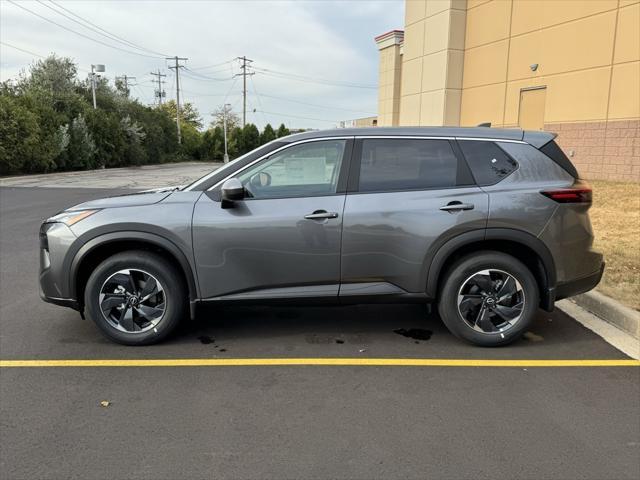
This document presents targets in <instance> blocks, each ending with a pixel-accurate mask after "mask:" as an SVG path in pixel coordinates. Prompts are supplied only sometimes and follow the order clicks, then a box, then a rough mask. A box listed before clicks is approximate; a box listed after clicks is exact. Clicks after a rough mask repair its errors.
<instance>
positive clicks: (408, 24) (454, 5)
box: [399, 0, 466, 125]
mask: <svg viewBox="0 0 640 480" xmlns="http://www.w3.org/2000/svg"><path fill="white" fill-rule="evenodd" d="M465 18H466V0H437V1H407V2H406V10H405V32H404V33H405V41H404V49H403V55H402V86H401V89H400V116H399V124H400V125H458V123H459V122H460V98H461V92H462V66H463V59H464V33H465V32H464V27H465Z"/></svg>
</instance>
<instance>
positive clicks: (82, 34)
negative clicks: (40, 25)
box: [7, 0, 162, 58]
mask: <svg viewBox="0 0 640 480" xmlns="http://www.w3.org/2000/svg"><path fill="white" fill-rule="evenodd" d="M7 1H8V2H9V3H11V4H12V5H15V6H16V7H18V8H21V9H22V10H24V11H25V12H29V13H30V14H32V15H35V16H36V17H38V18H40V19H42V20H44V21H45V22H49V23H52V24H53V25H56V26H58V27H60V28H62V29H64V30H67V31H68V32H71V33H75V34H76V35H78V36H80V37H83V38H86V39H87V40H91V41H92V42H95V43H99V44H100V45H104V46H105V47H109V48H113V49H115V50H120V51H121V52H125V53H130V54H131V55H138V56H140V57H147V58H162V57H159V56H155V55H145V54H144V53H138V52H134V51H131V50H126V49H124V48H120V47H117V46H115V45H110V44H108V43H105V42H103V41H102V40H97V39H95V38H93V37H90V36H88V35H85V34H84V33H80V32H76V31H75V30H72V29H71V28H68V27H65V26H64V25H61V24H60V23H58V22H56V21H54V20H51V19H49V18H47V17H44V16H42V15H40V14H39V13H36V12H34V11H33V10H29V9H28V8H26V7H23V6H22V5H19V4H17V3H16V2H14V1H13V0H7Z"/></svg>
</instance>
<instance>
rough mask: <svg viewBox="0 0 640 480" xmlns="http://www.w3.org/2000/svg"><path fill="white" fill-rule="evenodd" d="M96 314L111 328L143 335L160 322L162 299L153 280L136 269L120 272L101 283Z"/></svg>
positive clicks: (156, 280)
mask: <svg viewBox="0 0 640 480" xmlns="http://www.w3.org/2000/svg"><path fill="white" fill-rule="evenodd" d="M98 303H99V305H100V311H101V312H102V315H103V316H104V318H105V319H106V320H107V322H109V324H111V325H112V326H113V327H114V328H116V329H118V330H120V331H122V332H127V333H143V332H146V331H147V330H151V329H153V328H155V327H156V325H157V324H158V323H159V322H160V321H161V320H162V318H163V316H164V314H165V311H166V296H165V292H164V289H163V287H162V285H161V284H160V282H159V281H158V279H157V278H155V277H154V276H153V275H151V274H150V273H148V272H145V271H144V270H140V269H133V268H132V269H126V270H120V271H118V272H116V273H114V274H112V275H111V276H110V277H109V278H107V280H105V282H104V283H103V284H102V288H101V289H100V295H99V297H98Z"/></svg>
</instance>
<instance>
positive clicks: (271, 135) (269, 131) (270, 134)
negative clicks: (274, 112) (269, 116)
mask: <svg viewBox="0 0 640 480" xmlns="http://www.w3.org/2000/svg"><path fill="white" fill-rule="evenodd" d="M275 139H276V132H275V130H274V129H273V127H272V126H271V124H270V123H267V124H266V125H265V127H264V130H262V133H261V134H260V144H261V145H264V144H265V143H269V142H270V141H272V140H275Z"/></svg>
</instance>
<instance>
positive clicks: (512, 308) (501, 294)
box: [438, 251, 539, 347]
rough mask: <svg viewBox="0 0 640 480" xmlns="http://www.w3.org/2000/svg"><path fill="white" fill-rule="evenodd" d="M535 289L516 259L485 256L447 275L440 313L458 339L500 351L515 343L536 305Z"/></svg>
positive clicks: (475, 256)
mask: <svg viewBox="0 0 640 480" xmlns="http://www.w3.org/2000/svg"><path fill="white" fill-rule="evenodd" d="M538 295H539V294H538V286H537V284H536V280H535V278H534V277H533V275H532V274H531V272H530V271H529V269H528V268H527V267H526V266H525V265H524V264H523V263H522V262H520V261H519V260H517V259H516V258H514V257H512V256H510V255H506V254H503V253H499V252H491V251H483V252H476V253H474V254H472V255H469V256H467V257H464V258H462V259H460V260H458V261H457V262H456V263H455V264H454V265H453V266H452V267H451V269H449V271H448V272H447V274H446V277H445V280H444V284H443V287H442V290H441V293H440V299H439V302H438V312H439V313H440V317H441V318H442V320H443V321H444V323H445V325H446V326H447V328H448V329H449V330H450V331H451V332H452V333H453V334H454V335H456V336H458V337H460V338H462V339H464V340H467V341H469V342H471V343H474V344H476V345H481V346H485V347H492V346H499V345H505V344H507V343H510V342H512V341H514V340H516V339H517V338H519V337H520V336H521V335H522V334H523V333H524V332H525V331H526V329H527V328H528V326H529V325H530V323H531V321H532V320H533V317H534V315H535V313H536V310H537V306H538V303H539V301H538Z"/></svg>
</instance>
